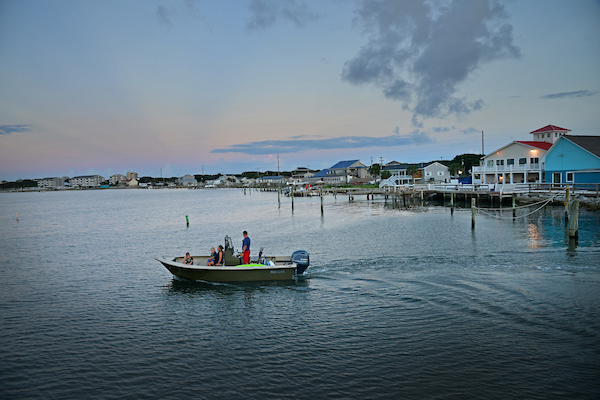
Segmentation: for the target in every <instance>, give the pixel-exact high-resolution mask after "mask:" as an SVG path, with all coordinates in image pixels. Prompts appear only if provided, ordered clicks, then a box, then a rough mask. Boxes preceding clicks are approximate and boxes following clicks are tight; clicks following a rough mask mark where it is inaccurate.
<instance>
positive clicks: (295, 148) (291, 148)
mask: <svg viewBox="0 0 600 400" xmlns="http://www.w3.org/2000/svg"><path fill="white" fill-rule="evenodd" d="M432 142H433V139H431V138H430V137H429V135H428V134H427V133H426V132H420V131H418V130H415V131H413V132H411V133H410V134H409V135H405V136H401V135H390V136H384V137H368V136H343V137H338V138H331V139H294V140H264V141H261V142H251V143H244V144H234V145H231V146H229V147H227V148H223V149H214V150H212V151H211V153H244V154H253V155H255V154H275V153H278V154H279V153H296V152H302V151H307V150H333V149H357V148H364V147H398V146H408V145H411V144H425V143H432Z"/></svg>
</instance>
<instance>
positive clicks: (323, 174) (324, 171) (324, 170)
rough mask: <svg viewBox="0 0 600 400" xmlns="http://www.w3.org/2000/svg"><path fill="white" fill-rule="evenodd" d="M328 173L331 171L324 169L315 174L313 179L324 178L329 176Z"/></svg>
mask: <svg viewBox="0 0 600 400" xmlns="http://www.w3.org/2000/svg"><path fill="white" fill-rule="evenodd" d="M328 172H329V169H327V168H324V169H322V170H320V171H319V172H317V173H316V174H314V175H313V176H312V177H313V178H322V177H324V176H325V175H327V173H328Z"/></svg>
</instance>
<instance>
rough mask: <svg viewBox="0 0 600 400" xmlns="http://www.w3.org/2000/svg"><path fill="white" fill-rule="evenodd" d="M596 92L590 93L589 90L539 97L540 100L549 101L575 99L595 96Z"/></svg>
mask: <svg viewBox="0 0 600 400" xmlns="http://www.w3.org/2000/svg"><path fill="white" fill-rule="evenodd" d="M596 94H598V92H592V91H589V90H577V91H575V92H562V93H552V94H546V95H544V96H540V98H541V99H544V100H551V99H571V98H577V97H589V96H595V95H596Z"/></svg>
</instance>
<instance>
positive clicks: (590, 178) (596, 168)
mask: <svg viewBox="0 0 600 400" xmlns="http://www.w3.org/2000/svg"><path fill="white" fill-rule="evenodd" d="M543 162H544V176H545V178H546V179H545V180H546V182H549V183H573V184H585V183H600V136H579V135H564V136H561V137H560V138H559V139H558V140H557V141H556V142H555V143H554V144H553V145H552V147H551V148H550V149H549V150H548V152H547V153H546V155H545V156H544V161H543Z"/></svg>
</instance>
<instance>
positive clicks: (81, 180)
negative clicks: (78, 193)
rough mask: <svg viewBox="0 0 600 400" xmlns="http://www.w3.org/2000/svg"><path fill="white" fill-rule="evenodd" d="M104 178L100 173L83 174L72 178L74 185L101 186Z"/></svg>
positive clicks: (71, 181)
mask: <svg viewBox="0 0 600 400" xmlns="http://www.w3.org/2000/svg"><path fill="white" fill-rule="evenodd" d="M104 180H105V179H104V178H103V177H102V176H100V175H82V176H76V177H73V178H71V179H70V183H71V186H72V187H99V186H100V184H101V183H102V182H104Z"/></svg>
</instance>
